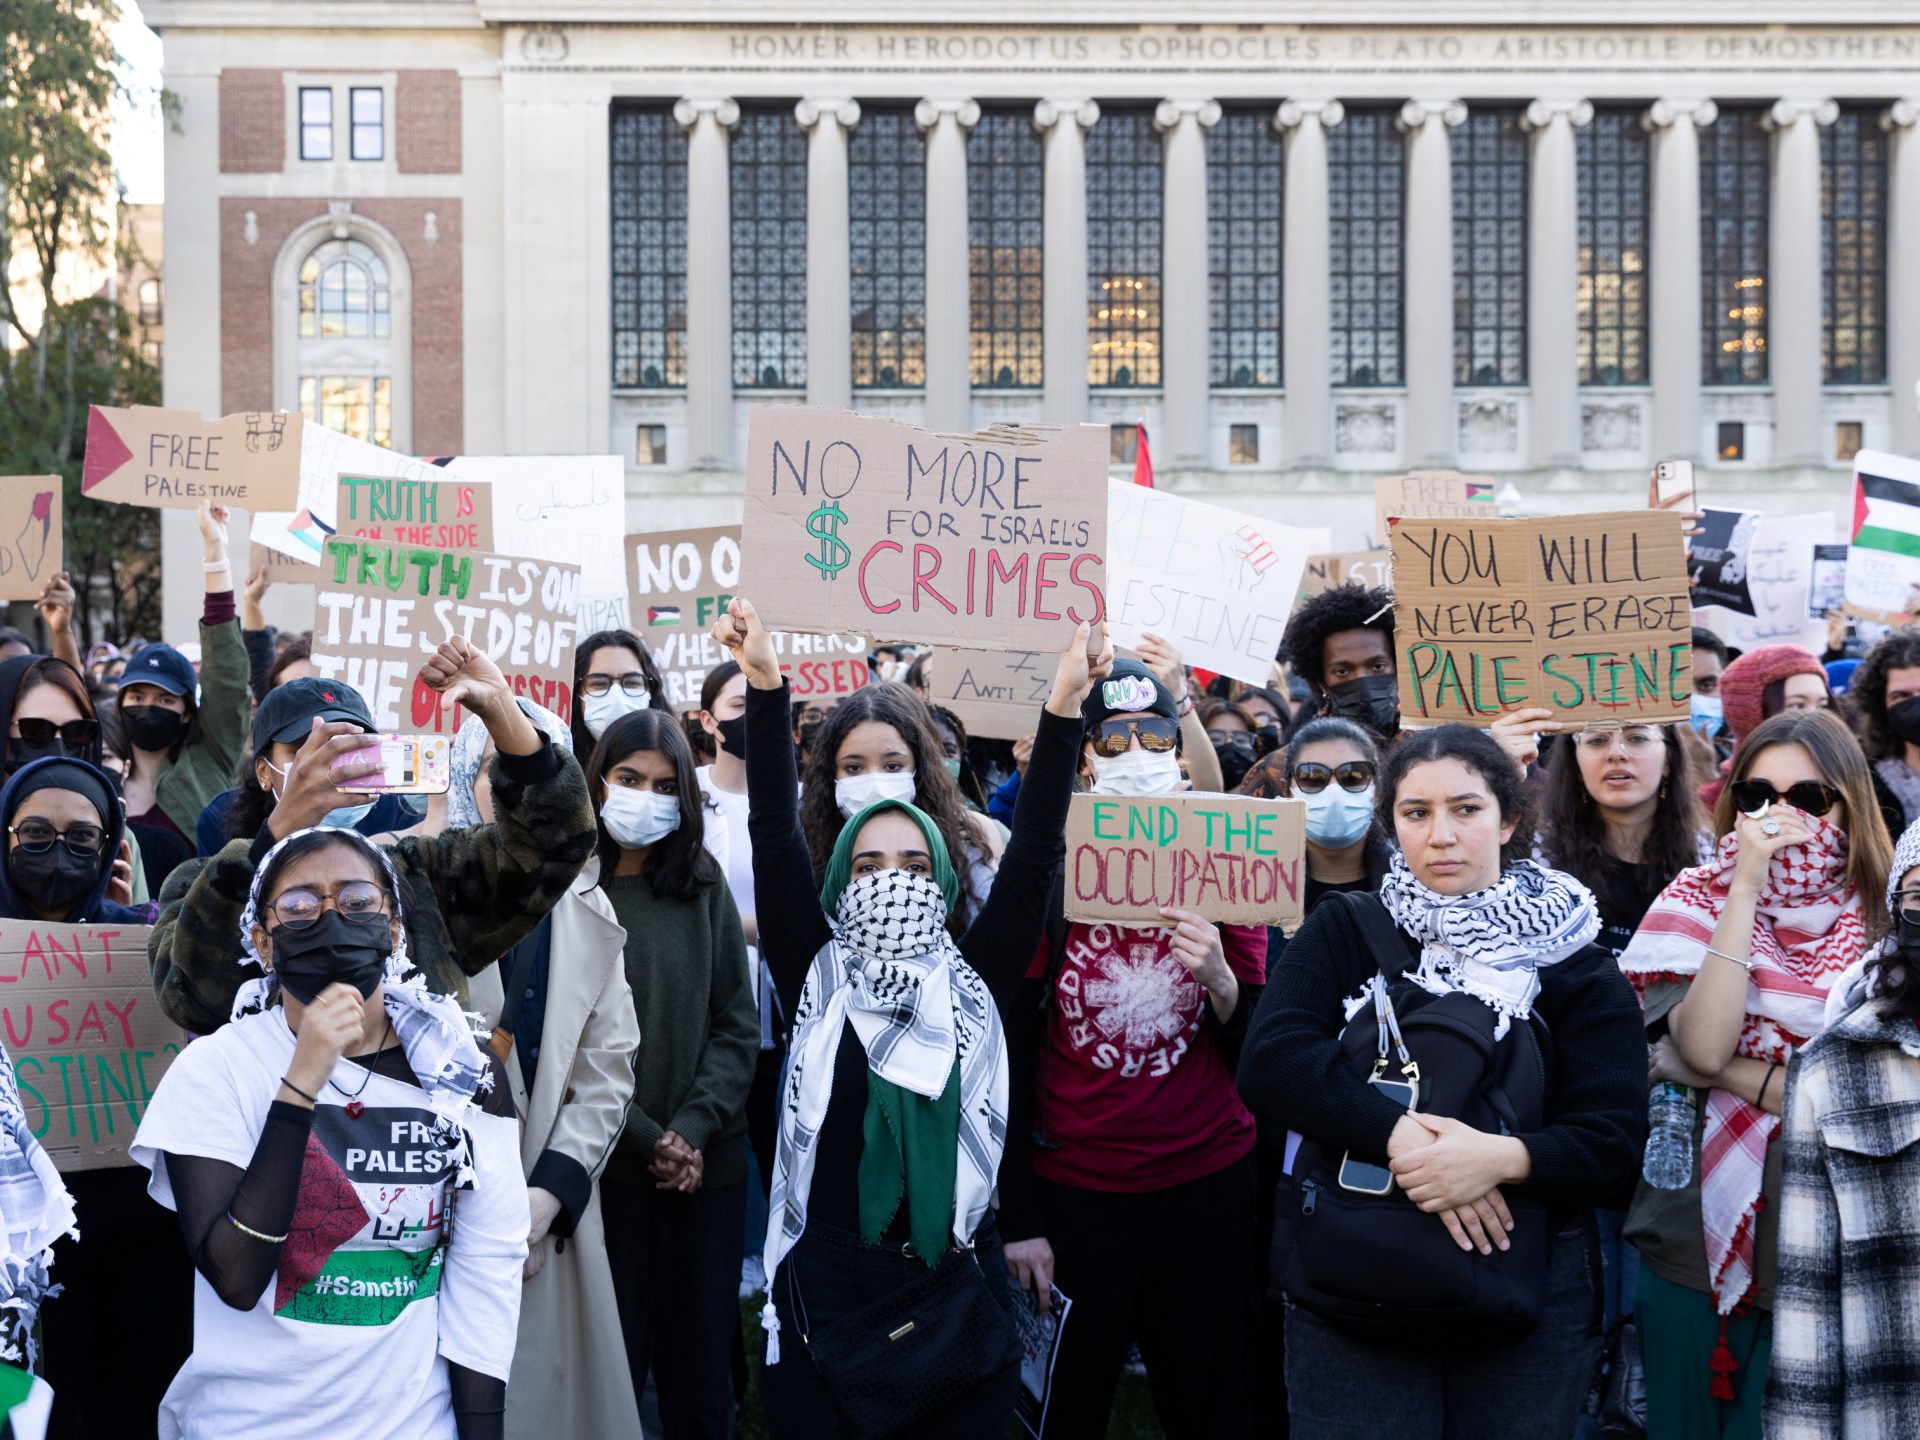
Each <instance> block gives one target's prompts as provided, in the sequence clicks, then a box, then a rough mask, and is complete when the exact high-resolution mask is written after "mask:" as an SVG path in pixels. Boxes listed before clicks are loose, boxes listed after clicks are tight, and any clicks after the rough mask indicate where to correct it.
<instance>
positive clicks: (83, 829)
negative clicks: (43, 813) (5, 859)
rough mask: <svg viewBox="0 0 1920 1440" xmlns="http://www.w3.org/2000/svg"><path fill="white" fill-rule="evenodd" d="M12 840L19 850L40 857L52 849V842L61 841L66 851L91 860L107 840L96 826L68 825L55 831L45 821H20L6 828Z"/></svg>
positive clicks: (104, 834)
mask: <svg viewBox="0 0 1920 1440" xmlns="http://www.w3.org/2000/svg"><path fill="white" fill-rule="evenodd" d="M7 829H8V830H10V831H11V832H12V833H13V838H14V839H16V840H18V841H19V842H20V848H21V849H22V850H24V851H26V852H27V853H28V854H29V855H40V854H44V853H45V852H46V851H48V850H51V849H52V848H53V842H54V841H56V840H59V841H63V842H65V844H66V847H67V849H69V850H70V851H72V852H73V853H74V854H75V855H78V856H80V857H81V858H82V859H91V858H93V857H94V856H96V855H98V854H99V853H100V846H101V843H102V842H103V841H104V840H105V839H106V838H107V837H106V833H105V832H104V831H103V830H101V828H100V827H99V826H98V825H69V826H68V827H67V828H66V829H64V830H56V829H54V828H53V826H52V825H50V824H48V823H47V822H46V821H45V820H22V821H21V822H20V823H19V824H18V825H9V826H8V827H7Z"/></svg>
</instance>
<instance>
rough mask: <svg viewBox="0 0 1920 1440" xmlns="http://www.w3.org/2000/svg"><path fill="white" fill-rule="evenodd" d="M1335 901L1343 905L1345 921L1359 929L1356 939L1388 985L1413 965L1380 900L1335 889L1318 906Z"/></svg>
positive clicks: (1403, 942)
mask: <svg viewBox="0 0 1920 1440" xmlns="http://www.w3.org/2000/svg"><path fill="white" fill-rule="evenodd" d="M1336 900H1337V901H1340V902H1342V903H1343V904H1344V905H1345V906H1346V909H1347V915H1348V918H1349V919H1351V920H1352V921H1353V923H1354V924H1355V925H1356V926H1358V927H1359V930H1360V938H1361V939H1363V940H1365V941H1366V942H1367V949H1368V950H1369V951H1371V952H1372V954H1373V963H1374V965H1375V967H1376V968H1377V969H1378V970H1379V971H1380V973H1381V974H1382V975H1385V976H1386V977H1387V980H1388V982H1389V983H1391V982H1393V981H1395V980H1398V979H1399V978H1400V977H1401V976H1402V975H1403V974H1405V973H1406V969H1407V966H1409V965H1411V964H1412V963H1413V957H1412V956H1411V955H1409V954H1408V953H1407V942H1406V938H1405V937H1404V936H1403V935H1402V934H1401V933H1400V927H1399V926H1398V925H1396V924H1394V923H1393V917H1392V916H1391V915H1389V914H1388V913H1387V907H1386V906H1385V905H1383V904H1381V903H1380V897H1379V896H1378V895H1374V894H1371V893H1370V892H1368V891H1365V890H1337V891H1335V892H1334V893H1333V894H1331V895H1329V896H1327V897H1326V898H1325V899H1323V900H1322V901H1321V902H1320V903H1321V904H1322V905H1325V904H1328V903H1330V902H1332V901H1336Z"/></svg>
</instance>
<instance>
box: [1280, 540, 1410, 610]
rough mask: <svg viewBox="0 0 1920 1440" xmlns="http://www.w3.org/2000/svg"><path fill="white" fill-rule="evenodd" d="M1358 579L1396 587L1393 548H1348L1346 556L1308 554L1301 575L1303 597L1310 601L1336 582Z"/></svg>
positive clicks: (1387, 586)
mask: <svg viewBox="0 0 1920 1440" xmlns="http://www.w3.org/2000/svg"><path fill="white" fill-rule="evenodd" d="M1349 580H1358V581H1359V582H1360V583H1361V584H1362V585H1368V586H1377V587H1378V588H1380V589H1382V590H1391V589H1392V588H1393V552H1392V551H1391V550H1349V551H1348V552H1347V553H1345V554H1344V555H1309V556H1308V557H1307V568H1306V570H1305V571H1304V572H1303V573H1302V574H1301V576H1300V598H1301V599H1302V600H1311V599H1312V598H1313V597H1314V596H1316V595H1318V594H1320V593H1321V592H1322V591H1325V590H1331V589H1333V587H1334V586H1336V585H1345V584H1346V583H1347V582H1348V581H1349Z"/></svg>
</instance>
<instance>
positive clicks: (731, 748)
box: [713, 715, 747, 760]
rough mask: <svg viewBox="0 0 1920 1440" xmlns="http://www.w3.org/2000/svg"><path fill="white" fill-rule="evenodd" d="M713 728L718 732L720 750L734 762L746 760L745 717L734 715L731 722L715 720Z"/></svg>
mask: <svg viewBox="0 0 1920 1440" xmlns="http://www.w3.org/2000/svg"><path fill="white" fill-rule="evenodd" d="M713 723H714V726H715V728H717V729H718V730H719V731H720V748H721V749H722V750H724V751H726V752H727V754H729V755H731V756H733V758H734V759H736V760H744V759H746V758H747V717H746V716H744V715H736V716H734V717H733V719H731V720H716V721H714V722H713Z"/></svg>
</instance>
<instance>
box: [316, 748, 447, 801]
mask: <svg viewBox="0 0 1920 1440" xmlns="http://www.w3.org/2000/svg"><path fill="white" fill-rule="evenodd" d="M360 760H375V761H378V762H379V763H380V765H381V766H382V773H380V774H377V775H362V776H359V777H358V778H356V779H354V780H351V781H349V782H347V783H345V784H342V785H341V786H340V789H341V790H342V791H345V792H347V793H349V794H356V795H358V794H367V795H444V794H445V793H446V792H447V787H448V786H449V785H451V784H452V783H453V766H452V746H451V743H450V742H449V741H448V739H447V737H446V736H444V735H381V736H368V737H367V744H365V745H363V746H361V747H360V748H359V749H356V750H349V751H348V752H347V753H346V754H344V755H342V756H341V757H340V758H339V759H338V760H336V761H334V762H333V768H334V769H336V770H337V769H339V768H340V767H341V766H342V765H348V764H352V763H354V762H355V761H360Z"/></svg>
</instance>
